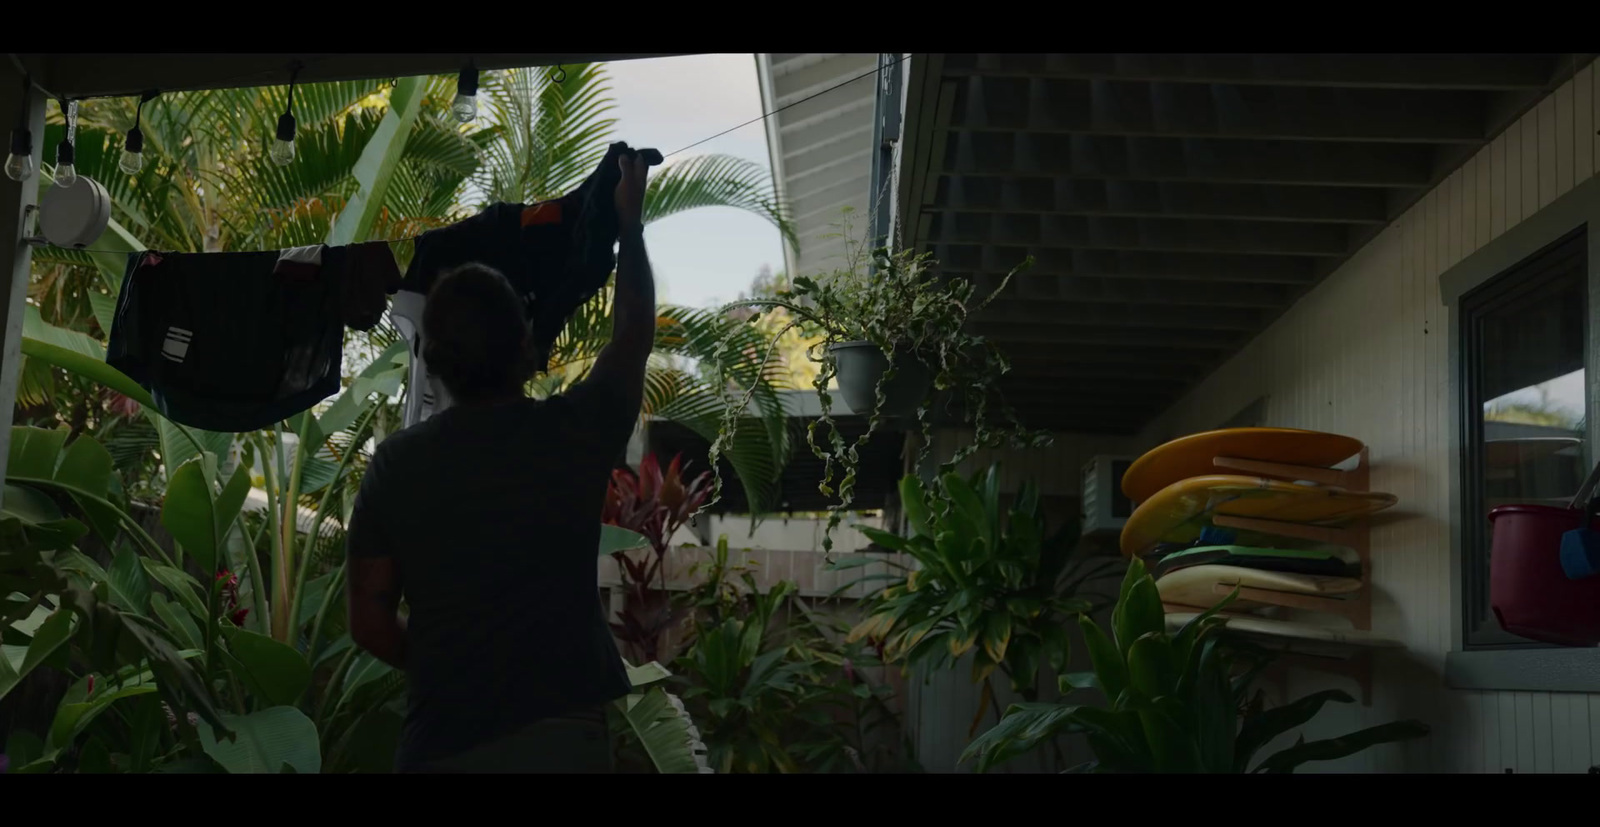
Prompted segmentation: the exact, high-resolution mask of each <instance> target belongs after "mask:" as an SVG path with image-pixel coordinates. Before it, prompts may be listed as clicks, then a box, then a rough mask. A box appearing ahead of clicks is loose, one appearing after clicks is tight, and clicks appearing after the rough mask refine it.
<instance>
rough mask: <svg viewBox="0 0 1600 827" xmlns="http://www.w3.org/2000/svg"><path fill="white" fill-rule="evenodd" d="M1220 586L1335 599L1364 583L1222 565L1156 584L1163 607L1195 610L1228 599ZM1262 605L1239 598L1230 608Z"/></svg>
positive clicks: (1165, 577)
mask: <svg viewBox="0 0 1600 827" xmlns="http://www.w3.org/2000/svg"><path fill="white" fill-rule="evenodd" d="M1217 586H1222V587H1224V588H1225V589H1226V588H1231V587H1233V586H1247V587H1249V588H1253V589H1262V590H1264V591H1272V592H1287V593H1290V594H1312V595H1320V596H1323V597H1334V596H1338V595H1346V594H1351V593H1353V592H1357V591H1360V590H1361V581H1360V580H1357V579H1355V578H1354V577H1326V576H1322V575H1311V574H1290V573H1288V572H1281V571H1262V570H1260V569H1247V568H1244V567H1243V566H1221V565H1205V566H1190V567H1188V568H1184V569H1178V570H1176V571H1171V572H1168V573H1166V574H1165V575H1162V576H1161V578H1160V579H1158V580H1156V590H1157V591H1158V592H1160V593H1161V602H1162V603H1169V604H1176V605H1179V606H1193V607H1195V608H1199V609H1209V608H1211V607H1212V606H1215V605H1216V604H1217V603H1218V602H1220V601H1221V600H1222V599H1223V598H1224V597H1225V596H1226V595H1223V594H1217V589H1216V587H1217ZM1262 605H1267V604H1263V603H1260V602H1258V601H1255V600H1249V599H1246V598H1244V597H1240V598H1237V599H1235V600H1234V601H1233V603H1231V604H1230V606H1233V607H1237V608H1239V609H1249V608H1254V607H1257V606H1262Z"/></svg>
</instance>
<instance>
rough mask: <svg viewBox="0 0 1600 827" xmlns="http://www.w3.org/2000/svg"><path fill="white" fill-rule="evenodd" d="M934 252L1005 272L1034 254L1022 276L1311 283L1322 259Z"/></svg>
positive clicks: (970, 268) (1040, 250)
mask: <svg viewBox="0 0 1600 827" xmlns="http://www.w3.org/2000/svg"><path fill="white" fill-rule="evenodd" d="M933 254H934V258H935V259H936V261H937V262H938V264H939V265H940V266H941V267H942V269H943V270H945V271H948V272H962V273H995V274H999V275H1005V274H1006V273H1008V272H1011V269H1012V268H1014V267H1017V266H1018V265H1020V264H1022V262H1023V261H1024V260H1025V259H1027V258H1029V257H1030V256H1032V258H1033V266H1032V267H1029V268H1027V269H1026V270H1025V271H1023V272H1022V273H1021V274H1019V275H1018V278H1022V277H1029V278H1038V277H1048V276H1106V277H1125V278H1140V279H1175V280H1183V281H1196V280H1198V281H1235V282H1265V283H1274V284H1307V283H1310V281H1311V280H1312V279H1313V278H1315V277H1316V275H1317V273H1316V271H1315V268H1314V267H1313V264H1314V262H1315V261H1316V259H1313V258H1311V257H1307V256H1286V255H1238V254H1219V253H1198V252H1195V253H1153V252H1145V251H1139V250H1063V249H1052V248H1045V247H1037V248H1035V247H1029V246H1027V245H998V244H989V245H982V246H980V245H974V244H939V245H936V246H934V247H933Z"/></svg>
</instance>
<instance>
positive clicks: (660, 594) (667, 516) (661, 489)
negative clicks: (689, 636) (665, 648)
mask: <svg viewBox="0 0 1600 827" xmlns="http://www.w3.org/2000/svg"><path fill="white" fill-rule="evenodd" d="M684 471H685V467H684V463H683V456H682V455H681V454H680V455H678V456H676V457H673V459H672V462H671V463H669V464H668V465H667V468H666V470H665V471H663V470H662V468H661V463H660V461H658V460H657V459H656V458H655V456H654V455H646V456H645V458H644V460H643V461H641V462H640V463H639V470H638V472H637V473H635V472H634V471H631V470H629V469H626V468H620V469H617V470H615V471H613V472H612V473H611V484H610V486H609V487H608V488H607V490H606V501H605V508H604V510H603V511H602V512H601V516H600V521H601V522H603V523H606V524H607V525H614V526H618V527H620V528H625V529H628V530H629V531H634V532H637V533H639V534H641V535H643V536H644V538H645V539H646V540H648V541H649V543H650V555H649V557H648V559H646V560H637V559H634V558H633V557H630V556H628V554H627V553H626V552H620V551H619V552H615V553H613V554H612V555H611V556H612V557H613V558H614V559H615V560H616V561H617V568H618V571H619V572H620V575H621V578H622V583H623V606H624V608H623V610H622V613H621V615H620V616H619V621H620V622H618V623H613V624H612V629H613V630H614V631H615V632H616V633H617V637H618V638H619V639H620V640H621V641H622V642H623V643H624V644H626V645H627V646H628V647H629V648H630V649H631V650H632V651H633V654H635V655H637V656H640V657H642V658H644V659H645V660H656V659H657V658H658V655H659V648H660V641H661V635H662V634H663V633H664V632H666V630H667V629H668V628H670V627H671V626H672V624H673V623H674V622H676V620H677V613H676V612H673V611H671V609H670V601H668V600H667V595H666V573H665V571H664V568H663V564H664V562H665V559H666V554H667V549H668V548H669V547H670V546H671V543H672V536H673V535H674V534H676V533H677V532H678V529H680V528H682V527H683V526H684V524H685V523H687V522H688V521H689V520H690V519H691V518H692V517H693V516H694V514H695V512H696V511H698V510H699V509H700V506H702V505H704V504H705V501H706V499H707V498H709V497H710V496H711V482H712V480H711V474H710V472H701V473H700V474H699V475H697V476H696V477H694V478H693V479H691V480H687V481H686V480H685V479H684ZM658 579H659V580H660V584H659V586H657V585H656V581H657V580H658Z"/></svg>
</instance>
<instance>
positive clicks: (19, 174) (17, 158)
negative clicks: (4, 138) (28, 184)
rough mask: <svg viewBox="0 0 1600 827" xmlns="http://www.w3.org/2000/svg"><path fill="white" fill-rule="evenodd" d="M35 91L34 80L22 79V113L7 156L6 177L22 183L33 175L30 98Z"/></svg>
mask: <svg viewBox="0 0 1600 827" xmlns="http://www.w3.org/2000/svg"><path fill="white" fill-rule="evenodd" d="M32 91H33V78H31V77H24V78H23V79H22V111H21V112H19V113H17V125H16V128H14V129H12V130H11V154H10V155H7V156H6V177H7V178H10V179H11V180H13V181H17V182H19V183H20V182H22V181H26V180H28V178H29V177H30V176H32V175H33V133H32V132H30V131H29V130H28V96H29V93H31V92H32Z"/></svg>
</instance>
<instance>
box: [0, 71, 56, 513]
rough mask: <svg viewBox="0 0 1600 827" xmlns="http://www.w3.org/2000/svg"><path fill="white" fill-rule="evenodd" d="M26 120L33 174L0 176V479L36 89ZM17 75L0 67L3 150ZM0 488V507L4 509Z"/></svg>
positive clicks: (17, 350)
mask: <svg viewBox="0 0 1600 827" xmlns="http://www.w3.org/2000/svg"><path fill="white" fill-rule="evenodd" d="M26 98H27V103H26V106H27V112H26V115H25V116H26V119H27V123H28V128H29V130H31V131H32V132H33V168H34V174H33V175H32V176H31V177H29V178H28V180H26V181H23V182H22V183H20V184H19V183H17V182H15V181H12V180H11V179H10V178H5V177H0V227H10V228H11V229H10V230H8V231H7V230H0V261H3V262H5V264H6V269H5V270H4V271H3V272H4V273H5V274H6V279H7V280H6V282H5V289H4V290H0V320H3V323H4V325H5V334H4V335H5V338H4V339H0V480H3V479H4V478H5V468H6V458H7V457H8V456H9V455H10V452H11V416H12V410H13V408H15V407H16V403H17V382H18V380H19V379H20V378H21V373H22V307H23V305H24V304H25V303H26V302H27V299H28V273H29V268H30V266H31V265H32V263H33V248H32V247H30V246H28V245H27V244H24V243H22V233H23V226H22V225H23V215H24V212H25V208H26V207H27V205H29V204H36V203H38V194H39V173H38V169H39V161H40V159H41V158H43V157H44V108H45V99H44V95H43V94H42V93H40V92H39V91H38V90H34V92H33V94H30V95H27V96H26ZM23 100H24V95H23V92H22V77H21V76H19V75H18V74H17V71H16V69H15V67H12V66H5V68H4V69H0V122H3V124H4V126H5V135H6V148H7V149H9V147H10V132H11V129H12V128H13V127H14V126H15V125H16V123H17V114H18V111H19V110H20V109H21V107H23V106H24V103H23ZM4 496H5V494H4V489H3V488H0V505H4Z"/></svg>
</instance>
